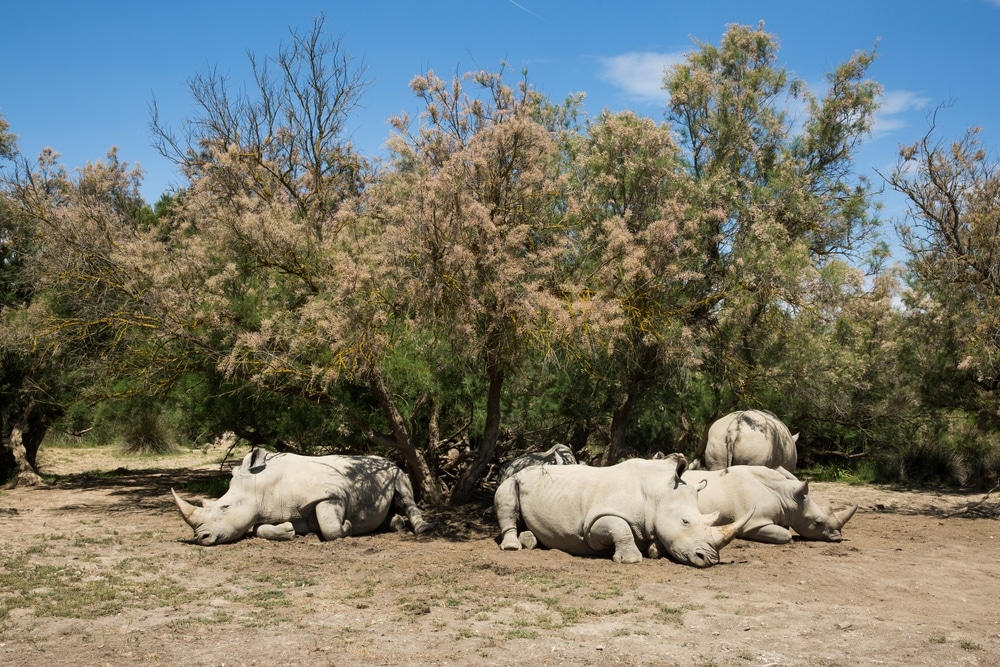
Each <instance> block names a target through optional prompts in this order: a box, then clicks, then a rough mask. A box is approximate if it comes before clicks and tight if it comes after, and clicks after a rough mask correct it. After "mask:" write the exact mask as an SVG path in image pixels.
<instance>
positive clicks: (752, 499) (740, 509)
mask: <svg viewBox="0 0 1000 667" xmlns="http://www.w3.org/2000/svg"><path fill="white" fill-rule="evenodd" d="M682 479H683V480H684V481H685V482H687V483H688V484H695V485H697V484H703V483H705V482H707V484H706V486H705V489H704V490H702V491H701V492H700V493H699V494H698V506H699V507H700V508H701V511H703V512H718V513H719V519H720V520H721V521H726V520H729V521H731V520H732V519H733V518H734V517H737V516H742V515H743V514H744V513H745V512H746V511H747V509H748V508H750V507H755V508H756V509H755V511H754V513H753V517H752V518H751V519H750V521H748V522H747V524H746V525H745V526H743V528H741V529H740V531H739V535H738V536H739V537H741V538H743V539H746V540H756V541H757V542H771V543H773V544H785V543H787V542H791V540H792V533H791V532H790V531H789V530H788V529H789V528H793V529H794V530H795V532H796V533H798V534H799V535H801V536H802V537H804V538H806V539H810V540H825V541H827V542H839V541H840V540H841V539H843V536H842V535H841V534H840V529H841V528H843V527H844V524H845V523H847V522H848V521H849V520H850V518H851V517H852V516H854V512H855V510H857V509H858V506H857V505H854V506H853V507H850V508H848V509H846V510H843V511H842V512H839V513H836V512H834V511H833V510H832V509H829V510H827V509H826V508H824V507H822V506H820V505H819V504H817V503H816V502H814V501H813V500H812V498H810V497H809V482H803V481H799V480H798V479H797V478H796V477H795V475H793V474H791V473H790V472H788V471H787V470H785V469H784V468H778V469H777V470H775V469H773V468H767V467H765V466H732V467H730V468H726V469H724V470H687V471H685V472H684V474H683V476H682Z"/></svg>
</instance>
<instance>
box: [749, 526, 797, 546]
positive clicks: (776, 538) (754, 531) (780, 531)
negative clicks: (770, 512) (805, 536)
mask: <svg viewBox="0 0 1000 667" xmlns="http://www.w3.org/2000/svg"><path fill="white" fill-rule="evenodd" d="M740 537H742V538H743V539H745V540H753V541H755V542H767V543H769V544H788V543H789V542H791V541H792V533H791V531H790V530H788V529H787V528H782V527H781V526H779V525H777V524H773V523H769V524H767V525H766V526H761V527H759V528H751V529H750V530H744V531H743V532H741V533H740Z"/></svg>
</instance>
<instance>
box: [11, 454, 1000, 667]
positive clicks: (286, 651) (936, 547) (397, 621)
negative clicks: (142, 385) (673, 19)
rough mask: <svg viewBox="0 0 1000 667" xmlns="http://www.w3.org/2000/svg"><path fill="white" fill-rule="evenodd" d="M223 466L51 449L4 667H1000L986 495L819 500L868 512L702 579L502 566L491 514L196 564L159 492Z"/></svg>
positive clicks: (749, 547)
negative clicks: (837, 534) (838, 536)
mask: <svg viewBox="0 0 1000 667" xmlns="http://www.w3.org/2000/svg"><path fill="white" fill-rule="evenodd" d="M216 461H217V459H214V458H212V455H206V454H200V453H197V454H193V455H187V456H173V457H165V458H161V459H149V458H143V459H122V458H117V457H115V456H113V455H110V454H108V453H107V452H106V451H100V450H88V449H65V450H54V451H45V450H43V452H42V456H41V467H42V469H43V471H44V472H47V473H49V474H55V475H58V477H57V478H56V480H55V481H54V482H53V483H52V484H50V485H48V486H46V487H43V488H36V489H13V490H0V535H2V539H0V578H2V583H3V586H2V587H0V664H2V665H46V666H55V665H461V664H475V665H484V666H485V665H533V666H535V665H685V666H686V665H699V666H709V665H716V666H721V665H746V666H756V667H764V666H765V665H767V666H777V665H788V666H790V665H824V666H833V665H997V664H1000V601H998V597H1000V550H998V542H1000V523H998V521H997V519H996V518H995V516H996V503H995V500H994V499H987V501H986V502H985V503H984V504H981V505H979V506H978V507H977V508H975V509H976V510H984V509H988V510H990V511H989V512H985V513H984V512H982V511H963V510H967V509H968V508H969V507H970V504H972V503H976V502H977V501H980V500H982V499H983V496H982V494H974V495H963V494H961V493H922V492H914V491H906V490H899V489H890V488H881V487H878V488H876V487H854V486H847V485H842V484H829V483H816V484H813V486H812V489H813V491H812V492H813V496H814V497H817V498H819V499H821V500H827V501H829V502H831V503H832V504H834V505H835V506H837V507H843V506H845V505H846V504H848V503H858V504H859V505H860V509H859V510H858V512H857V514H856V515H855V517H854V519H852V521H851V522H850V523H849V524H848V525H847V526H846V527H845V529H844V534H845V538H846V539H845V540H844V541H843V542H841V543H839V544H829V543H818V542H806V541H800V540H796V541H795V542H793V543H792V544H789V545H784V546H775V545H764V544H757V543H750V542H743V541H737V542H734V543H733V544H731V545H729V546H728V547H726V548H725V549H724V550H723V551H722V557H723V562H722V564H720V565H718V566H716V567H713V568H709V569H707V570H697V569H694V568H690V567H685V566H681V565H677V564H675V563H672V562H669V561H666V560H658V561H651V560H645V561H643V562H642V563H641V564H638V565H616V564H614V563H612V562H611V561H609V560H599V559H586V558H577V557H572V556H569V555H566V554H563V553H560V552H556V551H547V550H535V551H521V552H513V553H507V552H501V551H500V550H499V548H498V547H497V543H496V541H495V539H496V528H495V521H494V518H493V516H492V509H491V507H490V506H489V505H488V504H487V503H484V504H480V505H469V506H466V507H463V508H459V509H458V510H453V509H447V510H435V509H433V508H429V509H427V510H426V511H425V518H427V519H429V520H433V521H435V522H436V523H437V524H438V531H437V533H436V534H434V535H431V536H426V537H424V536H422V537H419V538H417V537H414V536H413V535H410V534H396V533H378V534H374V535H368V536H360V537H353V538H348V539H344V540H338V541H335V542H330V543H321V542H319V541H318V540H317V538H316V537H315V536H309V537H300V538H297V539H296V540H295V541H293V542H267V541H264V540H260V539H245V540H242V541H240V542H238V543H235V544H231V545H224V546H217V547H199V546H196V545H194V544H193V543H192V542H191V541H190V540H191V537H192V535H191V531H190V529H189V528H188V527H187V526H186V525H185V524H184V523H183V521H182V520H181V518H180V516H179V515H178V513H177V511H176V509H175V508H174V506H173V505H172V503H171V500H170V488H171V487H176V488H179V489H183V488H188V489H197V488H206V487H205V486H204V483H205V481H206V480H208V479H210V478H212V477H215V476H218V475H220V474H223V475H225V474H226V473H224V472H222V473H220V471H219V466H218V464H217V462H216ZM102 470H103V471H110V472H107V473H99V472H98V471H102ZM199 483H200V484H202V486H201V487H198V486H197V485H198V484H199ZM188 496H189V498H190V499H196V498H198V497H199V495H198V494H197V493H193V492H190V491H189V492H188ZM956 512H957V513H956Z"/></svg>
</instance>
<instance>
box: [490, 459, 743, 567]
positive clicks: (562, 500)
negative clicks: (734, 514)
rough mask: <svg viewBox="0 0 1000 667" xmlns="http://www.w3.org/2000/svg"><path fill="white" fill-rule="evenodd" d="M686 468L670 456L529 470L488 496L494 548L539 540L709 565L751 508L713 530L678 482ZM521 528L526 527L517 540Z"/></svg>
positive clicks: (620, 557) (711, 519) (586, 551)
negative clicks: (496, 539)
mask: <svg viewBox="0 0 1000 667" xmlns="http://www.w3.org/2000/svg"><path fill="white" fill-rule="evenodd" d="M686 465H687V461H686V460H685V459H684V457H683V456H682V455H680V454H671V455H670V456H668V457H667V458H665V459H661V460H656V461H651V460H645V459H632V460H630V461H625V462H623V463H619V464H618V465H614V466H609V467H606V468H596V467H590V466H581V465H552V466H530V467H527V468H525V469H523V470H521V471H520V472H518V473H515V474H514V475H512V476H511V477H510V478H509V479H507V481H505V482H504V483H503V484H501V485H500V487H499V488H498V489H497V491H496V494H495V495H494V500H493V505H494V509H495V510H496V515H497V521H498V522H499V524H500V534H501V536H502V541H501V544H500V548H501V549H504V550H516V549H520V548H521V547H522V546H523V547H526V548H529V549H530V548H532V547H534V546H536V544H538V543H541V544H542V545H543V546H545V547H548V548H550V549H559V550H561V551H565V552H567V553H571V554H574V555H577V556H607V555H611V557H612V560H614V561H615V562H618V563H638V562H639V561H641V560H642V557H643V554H646V555H647V556H649V557H651V558H656V557H659V555H661V554H668V555H669V556H670V557H671V558H673V559H674V560H676V561H678V562H680V563H684V564H688V565H694V566H695V567H708V566H710V565H714V564H716V563H718V562H719V549H721V548H722V547H723V546H725V545H726V544H728V543H729V542H730V541H731V540H732V539H733V538H734V537H736V534H737V533H738V532H739V530H740V528H742V527H743V525H744V524H746V522H747V521H748V520H749V519H750V514H751V513H752V511H751V512H748V513H747V515H746V516H744V517H742V518H741V519H740V520H739V521H736V522H734V523H732V524H730V525H728V526H713V525H712V524H714V523H715V521H716V519H717V518H718V515H717V514H702V513H701V512H700V511H699V510H698V497H697V493H698V492H697V490H696V489H695V488H694V487H693V486H690V485H688V484H685V483H683V482H682V481H681V478H680V472H682V471H683V470H684V468H685V467H686ZM522 525H523V526H524V527H525V528H526V530H525V532H522V533H521V534H520V535H518V532H517V531H518V528H519V527H520V526H522Z"/></svg>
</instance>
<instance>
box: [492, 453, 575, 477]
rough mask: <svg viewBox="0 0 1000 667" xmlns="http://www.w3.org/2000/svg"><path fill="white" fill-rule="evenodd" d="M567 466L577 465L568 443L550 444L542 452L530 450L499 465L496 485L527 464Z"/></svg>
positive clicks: (527, 465)
mask: <svg viewBox="0 0 1000 667" xmlns="http://www.w3.org/2000/svg"><path fill="white" fill-rule="evenodd" d="M542 465H548V466H559V465H563V466H569V465H578V461H577V460H576V456H575V455H574V454H573V450H572V449H570V447H569V446H568V445H562V444H557V445H552V446H551V447H549V448H548V449H547V450H545V451H544V452H530V453H528V454H524V455H522V456H519V457H517V458H516V459H513V460H511V461H508V462H507V463H505V464H503V465H502V466H500V473H499V474H498V475H497V486H500V485H501V484H503V483H504V482H506V481H507V478H508V477H510V476H511V475H513V474H514V473H518V472H520V471H522V470H524V469H525V468H527V467H529V466H542Z"/></svg>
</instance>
